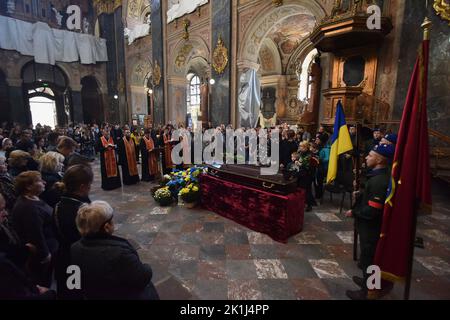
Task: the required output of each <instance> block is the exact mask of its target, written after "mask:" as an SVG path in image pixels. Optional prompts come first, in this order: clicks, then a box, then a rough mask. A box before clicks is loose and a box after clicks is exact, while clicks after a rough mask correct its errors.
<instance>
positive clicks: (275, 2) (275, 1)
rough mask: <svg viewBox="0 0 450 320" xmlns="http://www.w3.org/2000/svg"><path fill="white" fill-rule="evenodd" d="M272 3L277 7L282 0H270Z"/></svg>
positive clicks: (281, 3)
mask: <svg viewBox="0 0 450 320" xmlns="http://www.w3.org/2000/svg"><path fill="white" fill-rule="evenodd" d="M272 4H273V5H274V6H275V7H279V6H281V5H283V0H272Z"/></svg>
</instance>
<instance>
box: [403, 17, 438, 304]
mask: <svg viewBox="0 0 450 320" xmlns="http://www.w3.org/2000/svg"><path fill="white" fill-rule="evenodd" d="M421 27H422V29H423V41H428V40H430V29H431V21H430V19H428V17H425V20H424V21H423V23H422V25H421ZM427 63H428V61H427ZM424 94H425V93H424ZM418 209H419V205H418V202H417V200H416V201H415V202H414V208H413V210H414V219H413V225H412V233H411V248H410V257H409V265H408V273H407V275H406V279H405V292H404V295H403V299H404V300H409V295H410V291H411V279H412V269H413V263H414V247H415V246H414V242H415V239H416V232H417V212H418Z"/></svg>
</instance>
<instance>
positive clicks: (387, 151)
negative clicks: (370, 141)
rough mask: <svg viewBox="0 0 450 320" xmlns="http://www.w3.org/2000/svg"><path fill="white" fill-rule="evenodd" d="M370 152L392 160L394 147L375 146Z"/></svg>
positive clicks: (386, 145)
mask: <svg viewBox="0 0 450 320" xmlns="http://www.w3.org/2000/svg"><path fill="white" fill-rule="evenodd" d="M372 151H374V152H376V153H378V154H379V155H381V156H383V157H385V158H387V159H389V160H392V159H394V154H395V147H394V146H393V145H391V144H379V145H377V146H375V147H374V148H373V149H372Z"/></svg>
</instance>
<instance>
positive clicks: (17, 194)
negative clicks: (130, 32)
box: [0, 123, 396, 300]
mask: <svg viewBox="0 0 450 320" xmlns="http://www.w3.org/2000/svg"><path fill="white" fill-rule="evenodd" d="M180 127H181V126H180ZM180 127H178V126H177V127H175V126H173V125H172V124H170V123H169V124H167V125H166V126H159V127H157V128H147V129H140V128H137V127H136V128H135V127H129V126H128V125H125V126H122V127H121V126H119V125H109V124H103V125H101V126H98V125H96V124H95V125H81V124H80V125H76V124H73V125H69V126H67V127H64V128H61V127H57V128H55V129H52V128H50V127H47V126H41V125H39V124H38V125H36V126H35V127H33V126H21V125H19V124H14V125H13V126H9V125H8V124H7V123H4V124H3V125H2V126H1V127H0V143H1V150H0V298H2V299H63V300H64V299H88V300H89V299H158V293H157V292H156V289H155V287H154V286H153V284H152V281H151V279H152V269H151V267H150V266H149V265H147V264H144V263H142V262H141V261H140V259H139V256H138V254H137V252H136V250H135V248H133V246H132V245H131V244H130V243H129V242H128V241H127V240H125V239H123V238H120V237H117V236H115V235H114V212H113V211H114V210H113V209H112V207H111V206H110V204H108V203H106V202H103V201H92V202H91V200H90V197H89V196H90V190H91V185H92V183H93V180H94V173H93V170H92V162H93V161H95V160H96V159H99V160H100V163H101V176H102V182H101V186H102V188H103V189H104V190H113V189H116V188H120V187H121V186H122V184H125V185H131V184H135V183H139V182H140V181H145V182H148V181H153V180H155V179H157V178H158V176H160V175H161V173H167V172H170V171H171V170H172V169H173V168H175V167H177V166H176V165H174V164H173V163H172V158H171V156H170V155H171V151H172V149H173V148H174V145H175V144H176V143H179V142H180V140H178V141H173V139H172V133H173V131H174V130H175V129H178V128H180ZM230 128H232V127H231V126H225V125H221V126H219V127H217V128H215V129H216V130H217V132H221V133H222V134H223V135H225V132H226V129H230ZM276 128H277V129H280V138H281V139H280V145H279V152H280V154H279V160H280V169H281V170H282V171H283V172H288V173H290V174H292V175H294V176H295V177H296V178H297V179H298V185H299V187H302V188H304V189H305V190H306V195H307V197H306V198H307V199H306V210H307V211H310V210H311V209H312V207H313V206H316V205H317V202H320V201H319V200H320V199H322V197H323V194H324V180H325V178H326V176H327V169H328V160H329V155H330V140H331V139H330V134H329V133H327V132H326V130H325V128H324V127H320V128H319V129H318V130H317V133H315V134H314V135H313V134H311V133H309V132H308V131H307V130H305V128H303V127H299V126H296V127H295V128H294V127H290V126H288V125H287V124H283V125H279V126H277V127H276ZM186 130H187V132H189V134H191V135H193V132H192V130H191V129H190V128H188V129H186ZM203 130H205V128H204V129H203ZM244 130H245V129H244ZM257 130H258V129H257ZM349 131H350V136H351V138H352V142H353V143H354V144H355V149H354V150H353V151H352V152H350V153H348V154H346V155H344V157H342V161H343V163H344V166H345V161H348V162H349V164H348V166H349V168H352V167H353V164H352V161H354V159H355V153H358V155H360V154H361V155H362V154H363V153H366V154H368V153H369V152H370V150H372V148H373V147H374V146H376V145H378V144H379V143H380V142H381V143H385V144H395V139H396V136H395V135H392V134H391V135H387V136H385V137H384V138H383V141H382V134H381V132H380V131H379V130H375V131H374V132H373V139H370V140H369V141H367V142H366V145H365V146H364V147H362V148H360V150H359V149H357V148H356V128H355V127H350V130H349ZM268 138H269V139H270V130H269V132H268ZM244 147H245V148H246V149H248V146H247V145H245V146H244ZM245 152H246V160H247V161H248V150H245ZM269 155H270V150H269ZM138 165H140V166H141V168H140V170H138ZM119 166H120V167H121V171H122V172H121V173H120V171H119ZM181 166H182V165H181ZM161 171H163V172H161ZM349 172H350V174H351V173H352V170H351V169H350V171H349ZM71 265H76V266H78V267H79V268H80V270H81V271H82V277H81V290H73V287H71V285H70V284H71V283H72V282H73V281H75V280H73V279H72V278H70V276H71V273H70V272H69V273H68V272H67V270H68V267H69V266H71ZM73 286H75V289H77V288H76V281H75V282H74V283H73Z"/></svg>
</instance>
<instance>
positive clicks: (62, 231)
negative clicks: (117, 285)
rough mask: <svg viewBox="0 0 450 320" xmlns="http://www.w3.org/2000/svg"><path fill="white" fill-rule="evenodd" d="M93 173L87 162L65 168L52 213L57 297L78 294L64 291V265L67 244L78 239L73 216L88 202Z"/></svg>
mask: <svg viewBox="0 0 450 320" xmlns="http://www.w3.org/2000/svg"><path fill="white" fill-rule="evenodd" d="M93 180H94V173H93V172H92V168H91V167H90V166H88V165H82V164H77V165H75V166H71V167H69V169H67V171H66V172H65V174H64V179H63V183H64V190H65V193H64V194H63V196H62V197H61V201H60V202H59V203H58V204H57V205H56V207H55V211H54V213H53V216H54V220H55V225H56V229H57V233H58V240H59V244H60V245H59V250H58V254H57V258H56V270H55V271H56V283H57V288H58V299H63V300H64V299H80V298H81V296H80V295H79V293H77V292H76V291H74V290H68V288H67V286H66V282H67V277H68V275H67V272H66V270H67V267H68V266H69V265H70V264H71V262H70V247H71V246H72V244H74V243H75V242H77V241H78V240H80V238H81V235H80V233H79V232H78V229H77V226H76V223H75V218H76V217H77V213H78V209H79V208H80V207H81V206H82V205H83V204H85V203H91V200H90V199H89V192H90V190H91V185H92V181H93Z"/></svg>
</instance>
